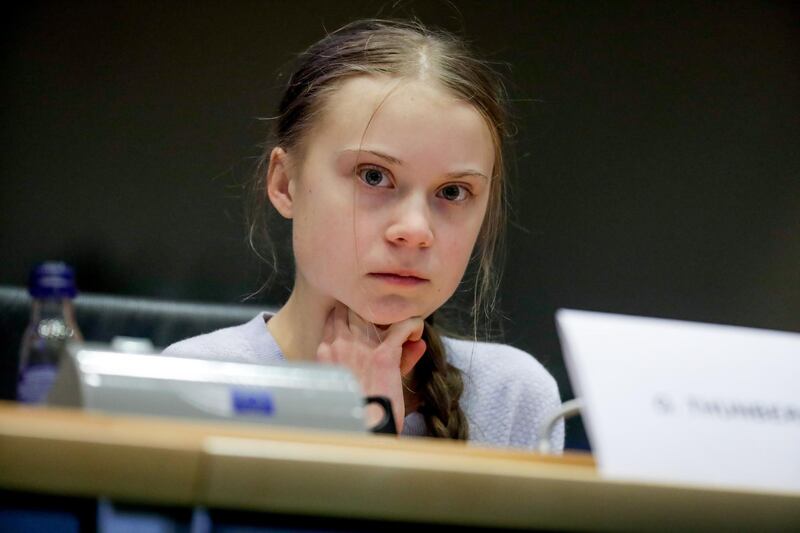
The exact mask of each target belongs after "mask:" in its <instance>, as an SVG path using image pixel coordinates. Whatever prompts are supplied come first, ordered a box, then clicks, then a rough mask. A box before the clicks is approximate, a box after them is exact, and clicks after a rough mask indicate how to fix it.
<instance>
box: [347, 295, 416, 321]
mask: <svg viewBox="0 0 800 533" xmlns="http://www.w3.org/2000/svg"><path fill="white" fill-rule="evenodd" d="M352 309H353V310H354V311H355V312H356V313H358V315H359V316H360V317H361V318H363V319H364V320H366V321H367V322H371V323H373V324H376V325H383V326H388V325H391V324H396V323H397V322H402V321H403V320H407V319H409V318H411V317H414V316H421V317H426V316H428V315H429V314H430V313H431V312H432V311H428V310H426V309H424V308H423V307H422V306H420V305H419V304H412V303H411V302H408V301H402V302H397V301H389V302H386V301H383V302H380V303H368V304H367V303H364V304H363V305H358V304H356V306H355V307H352Z"/></svg>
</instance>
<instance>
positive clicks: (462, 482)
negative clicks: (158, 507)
mask: <svg viewBox="0 0 800 533" xmlns="http://www.w3.org/2000/svg"><path fill="white" fill-rule="evenodd" d="M0 488H5V489H11V490H24V491H35V492H43V493H52V494H64V495H78V496H95V495H103V496H109V497H111V498H116V499H119V500H125V501H130V502H140V503H158V504H169V505H204V506H208V507H216V508H229V509H241V510H256V511H269V512H275V513H289V514H300V515H314V516H331V517H349V518H362V519H370V520H401V521H409V522H427V523H443V524H462V525H474V526H501V527H518V528H565V529H582V530H642V529H648V530H653V529H665V530H666V529H669V530H674V529H678V528H681V529H685V528H692V529H696V528H711V527H724V526H727V527H731V528H735V529H737V530H743V529H753V530H780V529H793V528H794V529H795V530H797V528H800V494H768V493H757V492H741V491H732V490H723V489H715V488H712V487H708V488H697V487H679V486H674V485H656V484H649V483H638V482H622V481H611V480H604V479H601V478H600V477H599V476H598V474H597V471H596V469H595V465H594V462H593V461H592V459H591V457H590V456H588V455H584V454H565V455H564V456H560V457H550V456H541V455H536V454H531V453H523V452H515V451H507V450H494V449H485V448H477V447H472V446H466V445H464V443H459V442H452V441H442V440H434V439H397V438H394V437H386V436H374V435H364V436H360V435H351V434H342V433H333V432H312V431H295V430H285V429H278V428H268V427H265V428H261V427H254V426H245V425H238V424H237V425H234V424H219V423H195V422H192V423H189V422H184V421H178V420H169V419H156V418H144V417H141V418H140V417H129V416H124V417H123V416H116V415H115V416H111V415H105V414H94V413H85V412H80V411H73V410H66V409H51V408H35V407H24V406H18V405H16V404H13V403H5V402H0Z"/></svg>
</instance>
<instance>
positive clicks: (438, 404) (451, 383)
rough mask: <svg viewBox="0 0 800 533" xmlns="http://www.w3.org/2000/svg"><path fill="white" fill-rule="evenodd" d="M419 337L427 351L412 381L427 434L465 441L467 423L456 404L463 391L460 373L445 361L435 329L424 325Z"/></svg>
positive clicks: (428, 324) (418, 364)
mask: <svg viewBox="0 0 800 533" xmlns="http://www.w3.org/2000/svg"><path fill="white" fill-rule="evenodd" d="M422 338H423V339H424V340H425V343H426V344H427V350H426V351H425V355H423V356H422V358H421V359H420V360H419V362H418V363H417V365H416V367H414V378H415V383H416V385H417V390H419V394H420V396H421V400H422V405H421V406H420V408H419V411H420V413H422V415H423V417H424V418H425V425H426V426H427V428H428V433H429V434H430V435H431V436H433V437H442V438H447V439H457V440H467V438H468V436H469V423H468V422H467V418H466V416H465V415H464V411H463V410H462V409H461V405H460V404H459V400H460V399H461V393H462V392H463V391H464V382H463V381H462V379H461V372H460V371H459V370H458V368H456V367H455V366H453V365H451V364H450V363H449V362H448V361H447V356H446V354H445V348H444V344H443V343H442V338H441V336H440V334H439V332H438V331H437V329H436V326H434V325H432V324H430V323H428V322H426V323H425V331H424V332H423V334H422Z"/></svg>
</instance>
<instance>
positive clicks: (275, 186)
mask: <svg viewBox="0 0 800 533" xmlns="http://www.w3.org/2000/svg"><path fill="white" fill-rule="evenodd" d="M266 192H267V196H269V201H270V202H272V205H274V206H275V209H277V210H278V213H280V214H281V215H282V216H283V217H284V218H292V206H293V203H294V182H293V180H292V176H291V174H290V165H289V154H287V153H286V150H284V149H283V148H281V147H280V146H277V147H275V148H273V149H272V152H271V153H270V155H269V169H268V170H267V191H266Z"/></svg>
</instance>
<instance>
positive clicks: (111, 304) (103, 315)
mask: <svg viewBox="0 0 800 533" xmlns="http://www.w3.org/2000/svg"><path fill="white" fill-rule="evenodd" d="M30 306H31V300H30V296H28V291H27V290H25V289H23V288H21V287H9V286H0V341H2V345H1V346H0V399H3V400H10V399H13V398H14V396H15V391H16V380H17V366H18V364H19V363H18V357H19V346H20V341H21V340H22V334H23V332H24V330H25V327H26V326H27V324H28V319H29V318H30ZM275 310H276V309H275V308H270V307H260V306H255V305H223V304H205V303H189V302H175V301H165V300H154V299H147V298H132V297H127V296H111V295H100V294H86V293H81V294H80V295H79V296H78V297H77V298H76V299H75V313H76V320H77V321H78V326H79V327H80V329H81V333H82V334H83V337H84V339H85V340H87V341H98V342H110V341H111V339H113V338H114V337H116V336H126V337H144V338H148V339H150V340H151V341H152V342H153V344H154V345H156V346H158V347H165V346H168V345H170V344H172V343H173V342H176V341H179V340H181V339H185V338H187V337H192V336H194V335H200V334H202V333H208V332H210V331H213V330H215V329H219V328H224V327H228V326H234V325H237V324H242V323H244V322H247V321H248V320H250V319H251V318H253V317H254V316H255V315H256V314H258V313H259V312H260V311H272V312H274V311H275Z"/></svg>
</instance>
